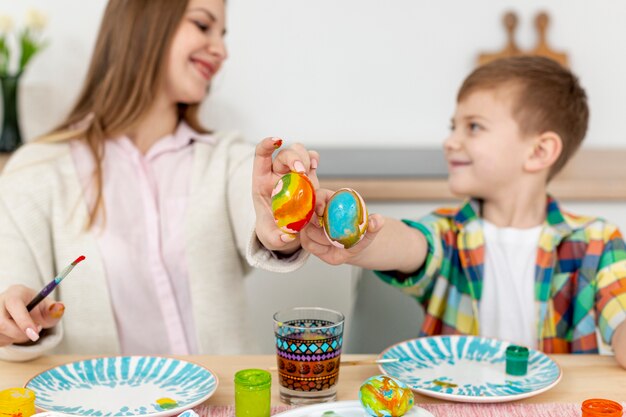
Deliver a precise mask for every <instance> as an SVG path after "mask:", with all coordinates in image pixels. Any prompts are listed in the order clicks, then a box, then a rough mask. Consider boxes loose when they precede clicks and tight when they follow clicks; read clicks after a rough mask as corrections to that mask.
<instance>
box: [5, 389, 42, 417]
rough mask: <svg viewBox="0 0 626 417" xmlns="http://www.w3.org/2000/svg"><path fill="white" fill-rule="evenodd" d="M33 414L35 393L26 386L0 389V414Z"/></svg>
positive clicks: (26, 416) (27, 416)
mask: <svg viewBox="0 0 626 417" xmlns="http://www.w3.org/2000/svg"><path fill="white" fill-rule="evenodd" d="M34 414H35V393H34V392H33V391H31V390H29V389H28V388H9V389H5V390H4V391H0V415H9V416H21V417H31V416H32V415H34Z"/></svg>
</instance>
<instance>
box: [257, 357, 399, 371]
mask: <svg viewBox="0 0 626 417" xmlns="http://www.w3.org/2000/svg"><path fill="white" fill-rule="evenodd" d="M400 360H401V359H400V358H383V359H364V360H360V361H341V362H340V364H339V365H340V366H357V365H378V364H383V363H394V362H398V361H400ZM268 369H269V370H270V371H277V370H278V368H277V367H275V366H272V367H271V368H268Z"/></svg>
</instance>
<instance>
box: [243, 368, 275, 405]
mask: <svg viewBox="0 0 626 417" xmlns="http://www.w3.org/2000/svg"><path fill="white" fill-rule="evenodd" d="M271 385H272V375H271V374H270V373H269V372H267V371H264V370H262V369H244V370H241V371H239V372H237V373H236V374H235V416H236V417H270V405H271V399H272V398H271V397H272V395H271V390H270V388H271Z"/></svg>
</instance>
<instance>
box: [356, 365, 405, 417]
mask: <svg viewBox="0 0 626 417" xmlns="http://www.w3.org/2000/svg"><path fill="white" fill-rule="evenodd" d="M359 400H360V401H361V405H363V408H364V409H365V411H367V413H368V414H369V415H371V416H374V417H400V416H403V415H405V414H406V413H407V412H408V411H409V410H410V409H411V407H413V404H414V402H415V399H414V397H413V391H411V388H409V387H408V386H407V385H406V384H405V383H404V382H402V381H398V380H397V379H395V378H391V377H388V376H386V375H376V376H373V377H371V378H369V379H367V380H366V381H365V382H364V383H363V384H362V385H361V388H360V389H359Z"/></svg>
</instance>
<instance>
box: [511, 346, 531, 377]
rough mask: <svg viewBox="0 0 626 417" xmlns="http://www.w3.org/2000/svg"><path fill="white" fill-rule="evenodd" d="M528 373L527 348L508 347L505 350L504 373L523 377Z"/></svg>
mask: <svg viewBox="0 0 626 417" xmlns="http://www.w3.org/2000/svg"><path fill="white" fill-rule="evenodd" d="M526 372H528V348H527V347H524V346H516V345H510V346H509V347H507V348H506V373H507V374H509V375H513V376H523V375H526Z"/></svg>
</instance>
